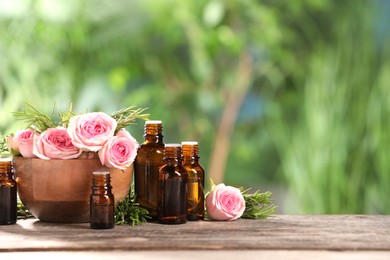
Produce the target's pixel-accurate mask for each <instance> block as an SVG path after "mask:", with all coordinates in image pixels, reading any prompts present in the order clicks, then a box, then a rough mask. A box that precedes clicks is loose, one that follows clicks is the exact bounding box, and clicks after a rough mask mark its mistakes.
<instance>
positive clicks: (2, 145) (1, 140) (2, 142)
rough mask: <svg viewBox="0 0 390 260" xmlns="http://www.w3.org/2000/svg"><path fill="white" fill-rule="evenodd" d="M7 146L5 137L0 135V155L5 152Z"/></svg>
mask: <svg viewBox="0 0 390 260" xmlns="http://www.w3.org/2000/svg"><path fill="white" fill-rule="evenodd" d="M7 151H8V146H7V140H6V137H5V136H2V135H0V154H2V153H4V152H7Z"/></svg>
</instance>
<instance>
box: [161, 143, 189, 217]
mask: <svg viewBox="0 0 390 260" xmlns="http://www.w3.org/2000/svg"><path fill="white" fill-rule="evenodd" d="M164 155H165V156H164V165H163V166H162V167H161V168H160V172H159V177H158V211H157V217H158V222H159V223H161V224H183V223H186V222H187V171H186V170H185V169H184V167H183V166H182V164H181V145H180V144H167V145H166V146H165V152H164Z"/></svg>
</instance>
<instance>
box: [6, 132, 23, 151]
mask: <svg viewBox="0 0 390 260" xmlns="http://www.w3.org/2000/svg"><path fill="white" fill-rule="evenodd" d="M6 141H7V146H8V151H9V152H10V153H11V155H20V151H19V147H18V143H17V142H15V141H14V137H13V136H12V135H7V137H6Z"/></svg>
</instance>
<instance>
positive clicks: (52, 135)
mask: <svg viewBox="0 0 390 260" xmlns="http://www.w3.org/2000/svg"><path fill="white" fill-rule="evenodd" d="M33 153H34V154H35V155H36V156H38V157H39V158H41V159H45V160H49V159H75V158H78V157H79V156H80V154H81V153H82V150H81V149H79V148H77V147H76V146H74V145H73V143H72V140H71V139H70V137H69V135H68V132H67V131H66V128H64V127H57V128H48V129H47V130H46V131H44V132H43V133H41V134H40V135H39V136H37V135H36V136H34V148H33Z"/></svg>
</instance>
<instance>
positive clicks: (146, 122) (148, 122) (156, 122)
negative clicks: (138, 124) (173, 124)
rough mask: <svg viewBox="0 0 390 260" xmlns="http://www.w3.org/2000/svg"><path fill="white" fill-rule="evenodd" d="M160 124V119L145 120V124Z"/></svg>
mask: <svg viewBox="0 0 390 260" xmlns="http://www.w3.org/2000/svg"><path fill="white" fill-rule="evenodd" d="M157 124H162V121H161V120H147V121H145V125H157Z"/></svg>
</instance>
